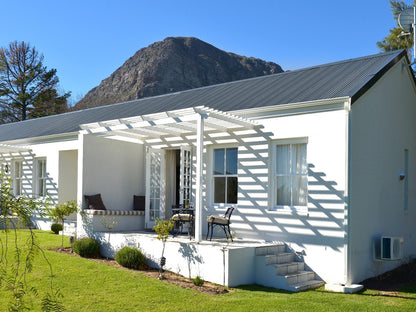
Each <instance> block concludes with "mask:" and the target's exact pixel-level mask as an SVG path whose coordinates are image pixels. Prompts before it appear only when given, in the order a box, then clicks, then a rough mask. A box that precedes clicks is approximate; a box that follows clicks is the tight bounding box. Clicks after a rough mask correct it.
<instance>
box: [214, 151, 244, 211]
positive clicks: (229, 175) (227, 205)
mask: <svg viewBox="0 0 416 312" xmlns="http://www.w3.org/2000/svg"><path fill="white" fill-rule="evenodd" d="M218 149H224V150H227V149H237V174H223V175H222V174H221V175H217V174H214V172H213V171H214V152H215V150H218ZM224 161H225V162H226V159H225V158H224ZM208 172H209V179H210V202H211V205H213V206H216V207H229V206H235V205H237V203H238V145H235V144H225V145H213V146H211V147H210V166H209V171H208ZM216 177H225V178H227V177H236V178H237V203H217V202H215V184H214V179H215V178H216ZM225 188H226V187H225ZM225 198H226V199H227V194H225Z"/></svg>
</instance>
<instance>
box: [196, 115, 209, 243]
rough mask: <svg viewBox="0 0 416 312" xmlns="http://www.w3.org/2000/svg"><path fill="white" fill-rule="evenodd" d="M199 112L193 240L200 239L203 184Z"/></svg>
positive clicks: (201, 120) (203, 117)
mask: <svg viewBox="0 0 416 312" xmlns="http://www.w3.org/2000/svg"><path fill="white" fill-rule="evenodd" d="M205 118H207V115H205V114H199V116H198V119H197V127H196V194H195V195H196V197H195V241H196V242H200V241H202V186H203V179H202V178H203V176H202V170H203V152H204V119H205Z"/></svg>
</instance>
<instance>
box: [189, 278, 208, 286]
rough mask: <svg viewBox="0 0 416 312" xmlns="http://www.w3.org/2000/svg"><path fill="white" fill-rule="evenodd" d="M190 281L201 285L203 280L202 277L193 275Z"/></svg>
mask: <svg viewBox="0 0 416 312" xmlns="http://www.w3.org/2000/svg"><path fill="white" fill-rule="evenodd" d="M192 282H193V283H194V285H195V286H202V285H204V282H205V281H204V280H203V279H202V278H200V277H199V276H197V277H195V278H194V279H193V280H192Z"/></svg>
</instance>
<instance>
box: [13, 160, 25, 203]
mask: <svg viewBox="0 0 416 312" xmlns="http://www.w3.org/2000/svg"><path fill="white" fill-rule="evenodd" d="M12 170H13V171H12V179H13V192H14V194H15V195H22V194H23V192H22V191H23V160H21V159H19V160H14V161H13V162H12Z"/></svg>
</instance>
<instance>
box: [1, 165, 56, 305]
mask: <svg viewBox="0 0 416 312" xmlns="http://www.w3.org/2000/svg"><path fill="white" fill-rule="evenodd" d="M43 205H44V203H41V202H40V201H37V200H35V199H33V198H31V197H27V196H23V195H20V196H16V195H14V192H13V188H12V180H11V178H10V176H9V175H7V174H6V172H5V170H4V169H3V168H2V169H0V229H4V230H3V231H2V235H1V236H0V288H1V289H2V291H3V290H4V293H5V294H8V295H10V296H6V298H2V300H7V298H10V299H9V302H8V310H9V311H28V310H31V308H32V306H31V304H30V301H29V300H27V298H28V295H29V294H30V293H32V294H34V295H39V292H38V290H37V289H36V288H34V287H30V286H29V285H28V284H27V275H28V274H29V273H30V272H31V271H32V270H33V268H34V267H33V264H34V260H35V257H36V256H38V255H39V254H40V255H41V256H42V258H43V259H44V260H45V261H46V262H47V263H48V265H49V270H50V279H51V280H50V288H49V289H48V290H46V291H45V294H44V297H43V299H42V310H43V311H63V310H64V307H63V305H62V302H61V297H62V295H61V294H60V292H59V290H57V289H55V287H54V285H53V271H52V265H51V264H50V262H49V261H48V259H47V258H46V255H45V253H44V251H43V249H42V248H41V247H40V246H39V244H38V240H37V237H36V234H35V232H34V231H33V230H32V224H31V218H32V215H33V213H34V212H36V211H37V212H38V213H40V214H41V207H42V206H43ZM41 215H42V214H41ZM21 226H22V227H26V228H28V233H29V235H28V239H27V241H26V242H25V244H24V245H23V246H22V245H21V244H19V243H18V241H19V239H18V238H19V235H22V234H21V233H22V232H19V231H18V229H19V228H20V227H21ZM19 233H20V234H19ZM12 259H13V260H12Z"/></svg>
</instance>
